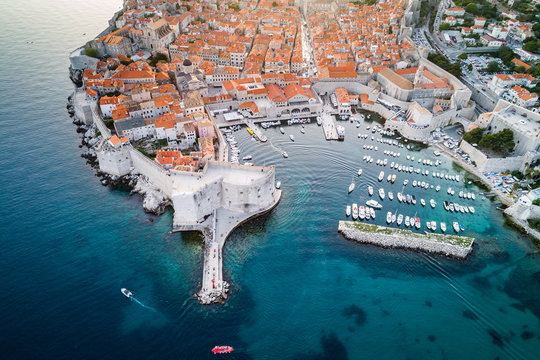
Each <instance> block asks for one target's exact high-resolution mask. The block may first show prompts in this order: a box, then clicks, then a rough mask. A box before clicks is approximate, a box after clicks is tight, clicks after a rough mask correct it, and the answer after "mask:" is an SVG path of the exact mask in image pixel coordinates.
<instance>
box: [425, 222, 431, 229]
mask: <svg viewBox="0 0 540 360" xmlns="http://www.w3.org/2000/svg"><path fill="white" fill-rule="evenodd" d="M426 227H427V228H428V229H429V230H431V221H426Z"/></svg>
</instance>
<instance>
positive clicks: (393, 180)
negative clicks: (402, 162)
mask: <svg viewBox="0 0 540 360" xmlns="http://www.w3.org/2000/svg"><path fill="white" fill-rule="evenodd" d="M396 178H397V176H396V174H392V178H391V179H390V182H391V183H392V184H393V183H395V182H396Z"/></svg>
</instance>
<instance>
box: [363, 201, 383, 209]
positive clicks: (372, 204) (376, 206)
mask: <svg viewBox="0 0 540 360" xmlns="http://www.w3.org/2000/svg"><path fill="white" fill-rule="evenodd" d="M366 205H367V206H370V207H372V208H375V209H381V208H382V205H381V204H379V203H378V202H377V201H375V200H373V199H372V200H368V201H366Z"/></svg>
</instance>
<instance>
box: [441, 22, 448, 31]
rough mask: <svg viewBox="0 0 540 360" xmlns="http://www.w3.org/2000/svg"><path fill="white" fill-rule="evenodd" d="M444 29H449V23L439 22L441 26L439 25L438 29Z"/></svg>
mask: <svg viewBox="0 0 540 360" xmlns="http://www.w3.org/2000/svg"><path fill="white" fill-rule="evenodd" d="M444 30H450V24H449V23H446V22H443V23H442V24H441V26H439V31H444Z"/></svg>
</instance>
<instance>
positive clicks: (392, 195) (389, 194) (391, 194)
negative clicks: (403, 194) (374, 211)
mask: <svg viewBox="0 0 540 360" xmlns="http://www.w3.org/2000/svg"><path fill="white" fill-rule="evenodd" d="M388 199H389V200H394V193H393V192H391V191H389V192H388Z"/></svg>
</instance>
